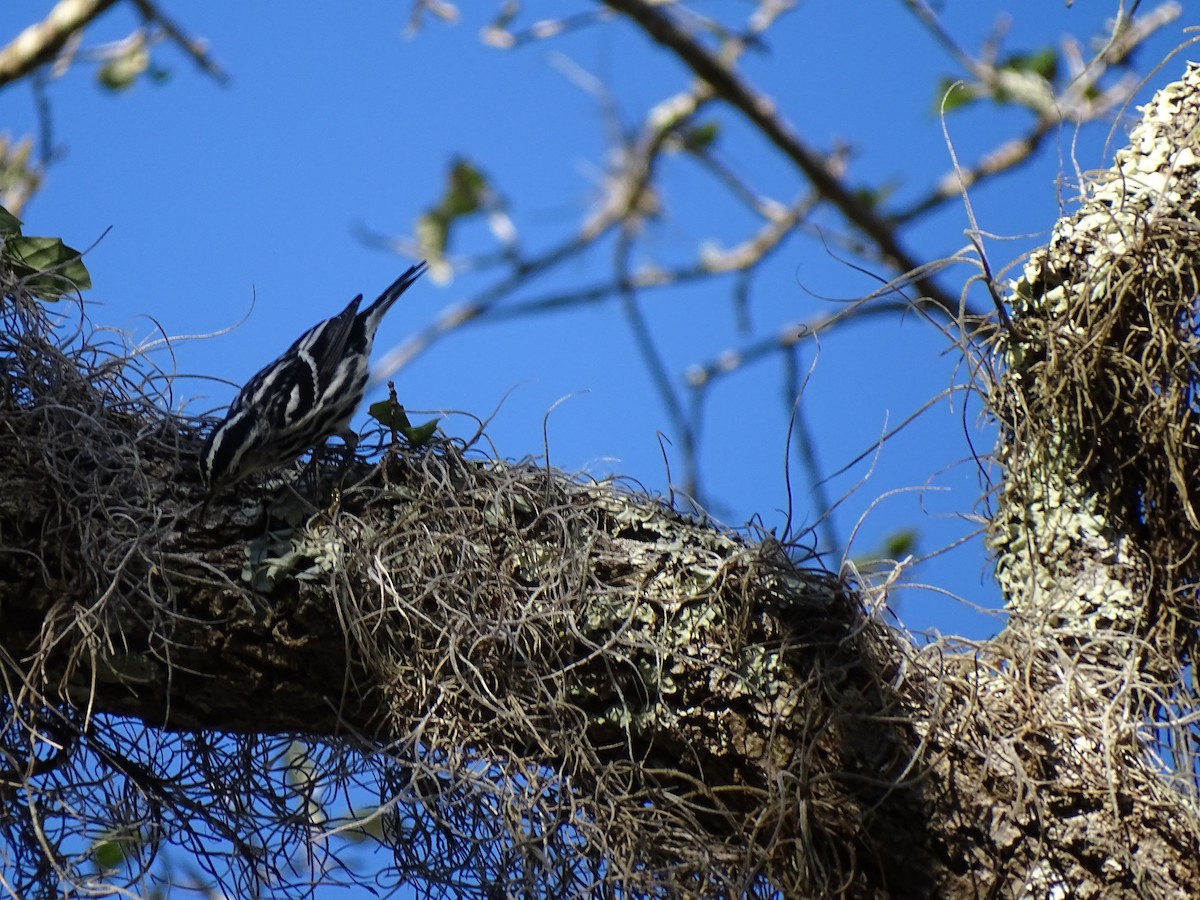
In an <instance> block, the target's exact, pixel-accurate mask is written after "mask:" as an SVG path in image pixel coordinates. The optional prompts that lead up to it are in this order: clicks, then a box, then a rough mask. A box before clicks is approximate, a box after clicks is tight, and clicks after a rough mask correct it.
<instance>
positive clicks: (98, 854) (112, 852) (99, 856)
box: [92, 841, 125, 871]
mask: <svg viewBox="0 0 1200 900" xmlns="http://www.w3.org/2000/svg"><path fill="white" fill-rule="evenodd" d="M92 860H93V861H94V862H95V863H96V865H97V866H98V867H99V868H100V869H102V870H104V871H108V870H111V869H115V868H117V867H118V866H120V865H121V863H123V862H124V861H125V848H124V847H122V846H121V844H120V842H118V841H97V842H96V843H95V844H94V845H92Z"/></svg>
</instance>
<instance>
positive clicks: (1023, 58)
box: [1000, 47, 1058, 83]
mask: <svg viewBox="0 0 1200 900" xmlns="http://www.w3.org/2000/svg"><path fill="white" fill-rule="evenodd" d="M1000 68H1002V69H1008V70H1009V71H1012V72H1032V73H1034V74H1035V75H1040V76H1041V77H1042V78H1044V79H1046V81H1049V82H1051V83H1053V81H1054V79H1055V78H1057V77H1058V53H1057V52H1056V51H1055V49H1054V48H1053V47H1043V48H1042V49H1041V50H1034V51H1033V52H1031V53H1014V54H1013V55H1012V56H1010V57H1008V58H1007V59H1005V60H1004V61H1003V62H1001V63H1000Z"/></svg>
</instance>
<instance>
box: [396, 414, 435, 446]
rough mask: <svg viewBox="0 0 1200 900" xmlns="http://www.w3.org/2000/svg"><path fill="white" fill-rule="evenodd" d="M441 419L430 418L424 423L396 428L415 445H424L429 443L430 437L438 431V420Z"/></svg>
mask: <svg viewBox="0 0 1200 900" xmlns="http://www.w3.org/2000/svg"><path fill="white" fill-rule="evenodd" d="M440 421H441V420H440V419H430V420H429V421H428V422H426V423H425V424H423V425H414V426H410V427H408V428H398V429H396V430H397V431H399V432H400V433H401V434H402V435H404V437H405V438H406V439H407V440H408V442H409V443H410V444H411V445H412V446H413V447H424V446H425V445H426V444H428V443H429V439H430V438H432V437H433V433H434V432H435V431H437V427H438V422H440Z"/></svg>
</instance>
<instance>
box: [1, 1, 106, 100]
mask: <svg viewBox="0 0 1200 900" xmlns="http://www.w3.org/2000/svg"><path fill="white" fill-rule="evenodd" d="M116 2H117V0H59V2H58V3H56V4H55V5H54V8H53V9H51V10H50V14H49V15H48V16H46V18H45V19H43V20H42V21H41V22H38V23H37V24H36V25H30V26H29V27H28V28H26V29H25V30H24V31H22V32H21V33H20V34H19V35H17V37H16V38H15V39H14V40H13V41H11V42H10V43H9V44H8V45H7V46H6V47H4V48H3V49H0V87H3V86H4V85H7V84H11V83H12V82H14V81H17V80H18V79H20V78H23V77H24V76H25V75H28V74H29V73H30V72H32V71H33V70H34V69H36V68H37V67H38V66H40V65H42V64H43V63H47V62H49V61H50V60H51V59H52V58H53V57H54V54H55V53H57V52H58V51H59V49H61V48H62V47H63V45H64V44H66V42H67V40H68V39H69V38H70V37H71V35H73V34H75V33H76V32H78V31H80V30H81V29H82V28H84V27H85V26H86V25H87V24H88V23H89V22H91V21H92V20H94V19H96V18H97V17H98V16H100V15H101V14H102V13H104V12H105V11H106V10H107V9H108V8H109V7H110V6H112V5H113V4H114V3H116Z"/></svg>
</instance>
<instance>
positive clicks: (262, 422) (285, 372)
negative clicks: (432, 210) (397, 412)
mask: <svg viewBox="0 0 1200 900" xmlns="http://www.w3.org/2000/svg"><path fill="white" fill-rule="evenodd" d="M425 268H426V265H425V263H420V264H419V265H415V266H412V267H411V268H410V269H409V270H408V271H407V272H405V273H404V274H403V275H401V276H400V277H399V278H398V279H396V281H394V282H393V283H392V284H391V285H390V286H389V287H388V288H387V290H385V291H384V292H383V293H382V294H380V295H379V299H377V300H376V301H375V302H374V303H372V304H371V305H370V306H368V307H367V308H366V309H364V310H363V311H362V312H359V310H358V306H359V304H360V303H361V302H362V294H359V295H358V296H357V297H355V298H354V299H353V300H351V301H350V303H349V304H348V305H347V306H346V308H345V309H343V310H342V311H341V312H340V313H338V314H337V315H336V316H334V317H333V318H331V319H326V320H325V321H324V322H321V323H319V324H317V325H314V326H313V327H312V328H310V329H309V330H308V331H306V332H304V334H302V335H300V337H299V338H297V340H296V342H295V343H294V344H292V346H291V347H289V348H288V349H287V350H286V351H284V353H283V354H282V355H281V356H280V357H279V358H278V359H276V360H275V361H274V362H272V363H270V364H269V365H267V366H265V367H264V368H263V369H262V370H261V371H260V372H259V373H258V374H256V375H255V376H254V377H253V378H251V379H250V380H249V381H248V382H246V385H245V387H243V388H242V389H241V391H240V392H238V395H237V397H236V398H235V399H234V401H233V403H232V404H231V405H230V407H229V411H228V412H227V413H226V415H225V420H224V421H223V422H221V423H220V424H219V425H218V426H217V427H216V428H214V429H213V431H212V433H211V434H210V435H209V436H208V440H207V441H206V442H205V445H204V451H203V453H202V455H201V457H200V464H201V470H202V473H203V475H204V479H205V482H206V483H207V484H208V486H209V490H210V491H215V490H216V489H217V488H219V487H222V486H225V485H229V484H232V483H233V482H235V481H237V480H238V479H240V478H244V477H245V476H247V475H250V474H252V473H254V472H260V471H263V470H264V469H271V468H275V467H276V466H281V465H285V464H286V463H290V462H292V461H293V460H295V459H296V457H298V456H299V455H300V454H301V453H303V452H304V451H305V450H308V449H310V448H312V447H316V446H317V445H319V444H322V443H323V442H324V441H325V439H326V438H328V437H329V436H330V435H333V434H342V433H345V432H346V431H347V429H348V427H349V425H350V418H351V416H353V415H354V411H355V410H356V409H357V408H358V405H359V403H361V402H362V398H363V392H364V391H365V390H366V387H367V377H368V375H369V374H370V356H371V347H372V345H373V344H374V341H375V332H376V331H377V330H378V328H379V323H380V322H381V321H383V317H384V316H385V315H386V314H387V311H388V310H389V309H390V308H391V306H392V304H393V303H395V302H396V300H398V299H399V298H400V295H401V294H403V293H404V292H405V291H406V290H408V288H409V287H410V286H411V285H412V283H413V282H414V281H416V280H417V279H418V278H420V277H421V275H422V273H423V272H424V271H425Z"/></svg>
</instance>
